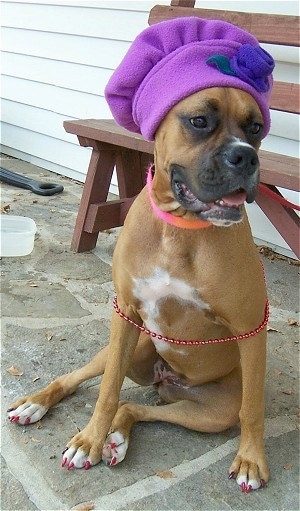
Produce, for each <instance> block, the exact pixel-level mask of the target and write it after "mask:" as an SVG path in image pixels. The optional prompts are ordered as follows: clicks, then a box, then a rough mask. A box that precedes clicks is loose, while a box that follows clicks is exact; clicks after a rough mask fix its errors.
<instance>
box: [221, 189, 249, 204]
mask: <svg viewBox="0 0 300 511" xmlns="http://www.w3.org/2000/svg"><path fill="white" fill-rule="evenodd" d="M246 198H247V193H246V192H245V191H244V190H243V191H236V192H233V193H230V194H229V195H225V197H222V201H223V202H224V204H225V206H229V207H234V206H235V207H236V206H241V205H242V204H243V203H244V202H245V200H246Z"/></svg>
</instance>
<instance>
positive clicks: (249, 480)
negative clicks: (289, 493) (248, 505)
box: [229, 455, 269, 493]
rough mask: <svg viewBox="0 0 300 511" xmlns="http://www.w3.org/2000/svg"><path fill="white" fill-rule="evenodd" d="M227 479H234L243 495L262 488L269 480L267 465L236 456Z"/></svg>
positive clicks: (263, 462) (263, 461) (264, 462)
mask: <svg viewBox="0 0 300 511" xmlns="http://www.w3.org/2000/svg"><path fill="white" fill-rule="evenodd" d="M229 479H235V480H236V482H237V484H238V485H239V486H240V488H241V490H242V492H243V493H250V492H251V491H252V490H258V489H259V488H263V487H264V486H265V485H266V483H267V482H268V479H269V470H268V466H267V463H266V461H265V460H262V461H261V462H258V463H255V462H251V461H248V460H246V459H244V458H243V457H242V456H240V455H237V456H236V458H235V460H234V461H233V463H232V465H231V467H230V469H229Z"/></svg>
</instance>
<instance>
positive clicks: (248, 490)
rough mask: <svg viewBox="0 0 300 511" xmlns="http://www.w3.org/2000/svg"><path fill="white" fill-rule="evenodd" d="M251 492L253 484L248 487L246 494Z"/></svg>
mask: <svg viewBox="0 0 300 511" xmlns="http://www.w3.org/2000/svg"><path fill="white" fill-rule="evenodd" d="M251 490H252V486H251V484H249V485H248V486H247V487H246V489H245V493H250V492H251Z"/></svg>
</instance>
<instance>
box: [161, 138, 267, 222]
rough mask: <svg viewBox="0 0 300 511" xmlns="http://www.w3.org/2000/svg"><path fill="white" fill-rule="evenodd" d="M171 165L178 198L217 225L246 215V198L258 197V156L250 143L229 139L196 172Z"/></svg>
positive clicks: (173, 187) (251, 200)
mask: <svg viewBox="0 0 300 511" xmlns="http://www.w3.org/2000/svg"><path fill="white" fill-rule="evenodd" d="M193 176H195V174H194V172H191V171H189V170H188V169H186V168H184V167H182V166H180V165H176V164H174V165H172V166H171V186H172V190H173V193H174V195H175V197H176V199H177V200H178V202H179V203H180V204H181V205H182V206H183V207H185V208H186V209H187V210H189V211H193V212H194V213H195V214H196V216H197V217H199V218H201V219H203V220H207V221H210V222H212V223H213V224H215V225H225V226H227V225H231V224H232V223H237V222H240V221H241V220H242V218H243V212H242V206H243V204H244V202H245V201H246V202H248V203H251V202H253V201H254V199H255V195H256V191H257V187H258V182H259V159H258V156H257V153H256V151H255V150H254V149H253V147H252V146H250V145H249V144H247V143H244V142H237V141H234V142H230V143H227V144H226V145H224V146H223V147H222V148H221V149H220V150H219V152H218V153H217V154H215V155H214V157H213V158H211V159H207V160H205V159H203V160H202V161H201V162H200V170H199V171H198V174H197V173H196V179H195V177H193Z"/></svg>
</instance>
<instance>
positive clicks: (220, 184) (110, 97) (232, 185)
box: [105, 17, 274, 225]
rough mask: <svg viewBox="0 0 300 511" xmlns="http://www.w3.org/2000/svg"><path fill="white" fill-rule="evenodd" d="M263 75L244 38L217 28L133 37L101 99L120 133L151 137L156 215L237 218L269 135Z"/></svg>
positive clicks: (225, 221)
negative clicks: (153, 149) (118, 125)
mask: <svg viewBox="0 0 300 511" xmlns="http://www.w3.org/2000/svg"><path fill="white" fill-rule="evenodd" d="M273 68H274V60H273V58H272V57H271V55H269V54H268V53H267V52H266V51H265V50H264V49H263V48H261V47H260V46H259V43H258V41H257V40H256V39H255V37H254V36H252V35H251V34H249V33H248V32H245V31H244V30H243V29H241V28H239V27H237V26H235V25H232V24H230V23H226V22H224V21H221V20H205V19H200V18H197V17H187V18H185V17H183V18H177V19H173V20H168V21H164V22H161V23H157V24H154V25H151V26H150V27H148V28H147V29H145V30H144V31H143V32H142V33H141V34H140V35H139V36H138V37H137V38H136V39H135V41H134V42H133V44H132V46H131V47H130V49H129V51H128V53H127V54H126V55H125V57H124V59H123V61H122V62H121V64H120V65H119V67H118V68H117V69H116V71H115V72H114V73H113V75H112V77H111V78H110V80H109V82H108V84H107V86H106V88H105V96H106V99H107V101H108V104H109V106H110V108H111V111H112V113H113V115H114V118H115V119H116V121H117V122H118V123H119V124H120V125H121V126H123V127H124V128H127V129H128V130H130V131H133V132H136V133H141V134H142V135H144V137H145V138H147V139H149V140H153V139H155V164H156V170H157V173H156V176H155V179H154V181H153V188H152V198H153V201H154V202H155V204H156V205H157V206H158V208H161V209H162V211H170V212H173V214H174V215H178V216H184V217H186V218H189V217H192V218H193V219H195V217H200V218H202V219H204V220H209V221H211V222H213V223H214V224H217V225H230V224H232V223H234V222H238V221H240V220H241V218H242V208H241V205H242V204H243V203H244V201H245V200H246V201H248V202H252V201H253V200H254V196H255V191H256V188H257V183H258V178H259V175H258V173H259V164H258V157H257V149H258V147H259V144H260V142H261V139H262V138H263V137H265V136H266V135H267V133H268V131H269V128H270V112H269V100H270V94H271V88H272V83H273V80H272V71H273ZM198 223H199V222H198Z"/></svg>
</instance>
